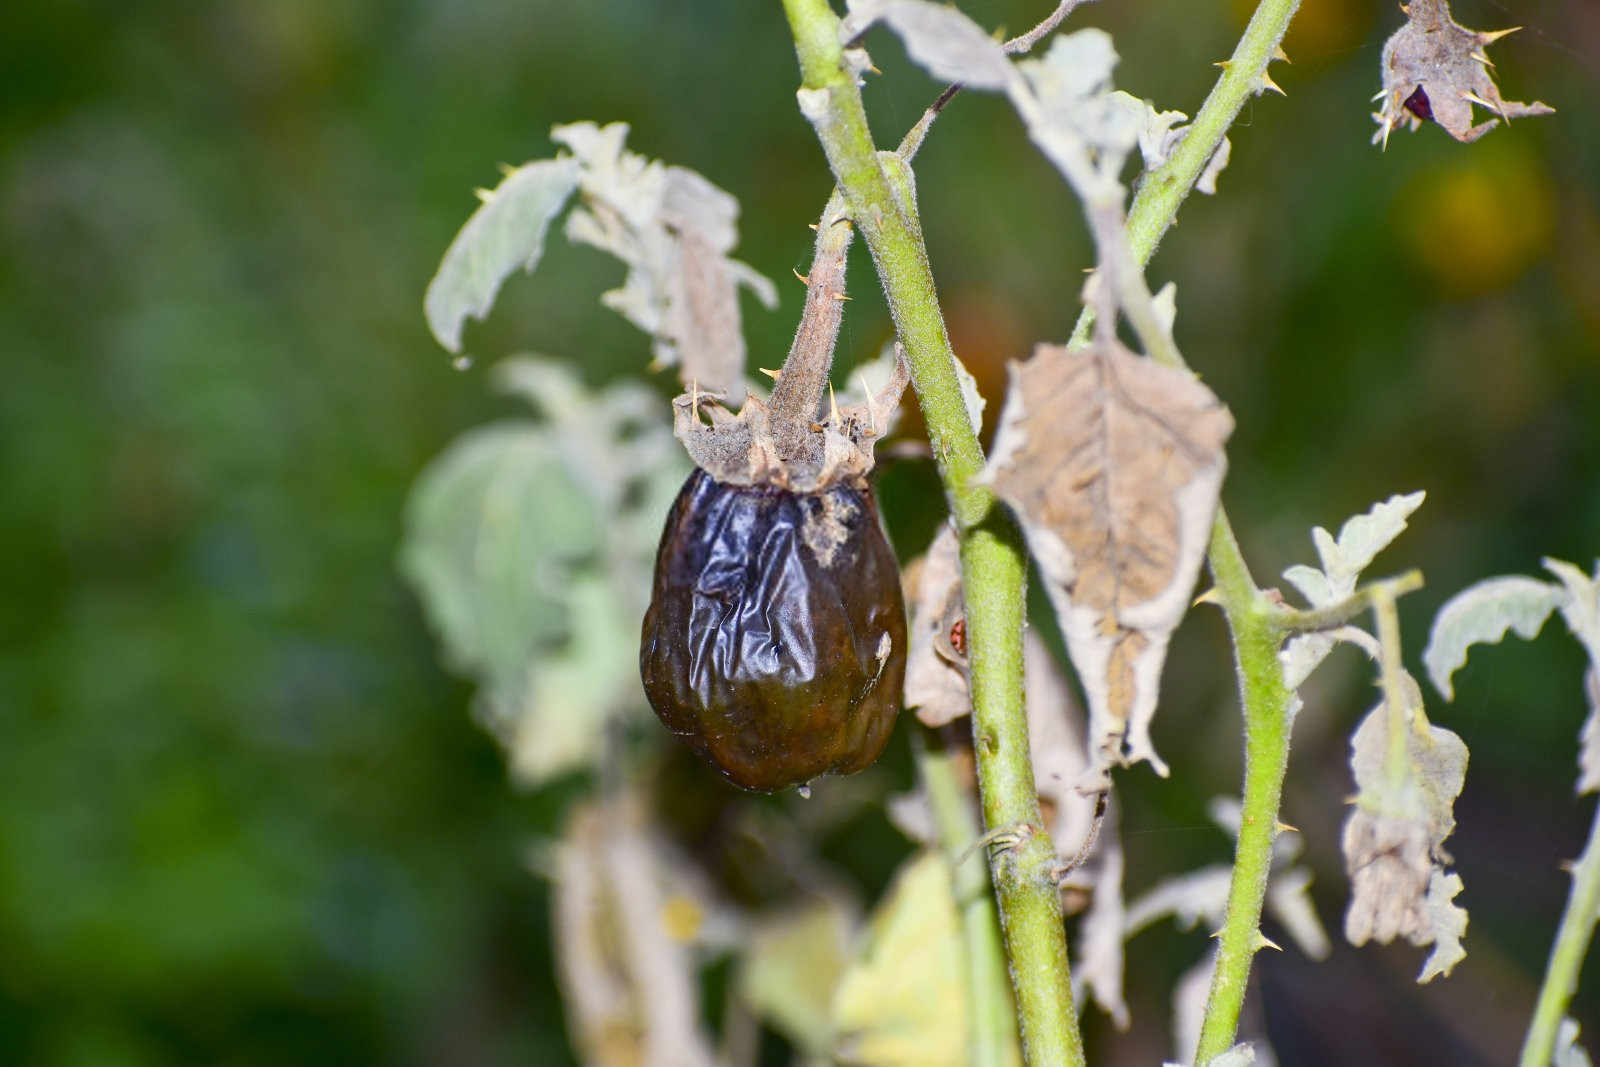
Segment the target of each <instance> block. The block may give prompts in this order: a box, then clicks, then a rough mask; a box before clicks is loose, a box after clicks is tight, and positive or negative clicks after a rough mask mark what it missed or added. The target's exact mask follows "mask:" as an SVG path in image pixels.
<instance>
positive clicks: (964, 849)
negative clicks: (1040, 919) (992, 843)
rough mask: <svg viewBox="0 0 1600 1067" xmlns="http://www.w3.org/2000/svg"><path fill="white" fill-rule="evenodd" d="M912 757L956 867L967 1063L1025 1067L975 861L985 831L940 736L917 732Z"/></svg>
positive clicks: (984, 880) (985, 888) (993, 919)
mask: <svg viewBox="0 0 1600 1067" xmlns="http://www.w3.org/2000/svg"><path fill="white" fill-rule="evenodd" d="M911 751H912V753H913V755H915V757H916V761H917V770H918V773H919V776H920V777H921V778H922V788H923V790H924V791H925V792H926V793H927V796H928V805H929V807H931V808H932V809H933V822H934V827H935V829H936V830H937V831H938V834H939V844H940V846H941V847H942V848H943V849H944V853H945V855H947V856H949V857H950V861H951V863H952V864H953V865H954V866H953V868H952V877H953V879H954V883H955V895H956V907H957V908H958V909H960V912H961V933H962V941H963V943H964V946H965V948H966V950H967V978H968V981H969V983H970V987H971V993H970V996H971V1003H972V1043H971V1047H970V1048H969V1049H968V1055H967V1062H968V1063H970V1064H971V1065H972V1067H1021V1064H1022V1047H1021V1045H1020V1044H1019V1043H1018V1034H1017V1009H1016V1004H1015V1002H1014V1001H1013V1000H1012V999H1011V984H1010V982H1009V981H1008V979H1007V978H1006V956H1005V949H1004V947H1003V946H1002V945H1001V944H1000V919H999V916H998V915H997V914H996V912H995V904H994V893H993V892H992V891H991V889H990V883H989V869H988V867H987V866H986V865H985V864H983V863H981V862H978V859H977V857H973V856H971V849H972V845H973V842H975V841H977V840H978V837H979V834H980V833H981V832H982V829H981V827H980V826H979V825H978V818H977V815H976V813H975V812H974V811H973V810H972V803H971V800H970V798H969V797H968V796H967V791H966V789H965V788H964V787H963V786H962V783H961V774H960V772H959V770H958V769H957V766H956V756H955V755H954V754H953V753H952V752H951V750H950V749H949V748H947V747H946V746H945V745H944V743H943V742H942V740H941V738H940V735H939V734H938V733H937V732H935V731H933V730H930V729H928V728H927V727H924V726H915V727H913V728H912V733H911Z"/></svg>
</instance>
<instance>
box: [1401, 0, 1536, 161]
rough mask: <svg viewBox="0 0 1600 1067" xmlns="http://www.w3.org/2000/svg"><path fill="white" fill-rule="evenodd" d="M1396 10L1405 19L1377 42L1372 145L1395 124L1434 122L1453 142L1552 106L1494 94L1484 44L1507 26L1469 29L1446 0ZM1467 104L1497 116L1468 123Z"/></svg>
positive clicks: (1418, 0)
mask: <svg viewBox="0 0 1600 1067" xmlns="http://www.w3.org/2000/svg"><path fill="white" fill-rule="evenodd" d="M1401 10H1402V11H1404V12H1406V24H1405V25H1404V26H1402V27H1400V28H1399V29H1398V30H1396V31H1395V32H1394V35H1393V36H1391V37H1390V38H1389V40H1388V41H1387V42H1386V43H1385V44H1384V46H1383V59H1382V74H1383V91H1382V92H1380V93H1379V94H1378V97H1377V99H1378V100H1379V101H1381V103H1380V105H1379V110H1378V111H1377V112H1376V113H1375V114H1374V115H1373V116H1372V117H1373V119H1374V120H1376V121H1377V123H1378V127H1379V128H1378V132H1377V133H1375V134H1373V135H1372V143H1373V144H1380V143H1381V144H1383V145H1385V146H1387V145H1388V143H1389V131H1390V130H1392V129H1394V127H1396V126H1398V125H1400V124H1401V123H1406V124H1408V125H1409V126H1410V128H1411V129H1413V130H1415V129H1417V127H1419V126H1421V125H1422V124H1423V123H1424V122H1437V123H1438V124H1439V125H1440V126H1443V127H1444V129H1445V132H1447V133H1449V134H1450V136H1451V137H1454V138H1455V139H1456V140H1458V141H1476V140H1477V139H1478V138H1479V137H1482V136H1483V135H1484V134H1486V133H1488V132H1489V131H1490V130H1492V129H1493V128H1494V127H1495V125H1496V124H1497V123H1498V122H1499V120H1500V119H1505V120H1506V121H1507V122H1510V121H1511V120H1512V119H1514V118H1523V117H1525V116H1529V115H1549V114H1553V113H1554V112H1555V108H1553V107H1550V106H1549V105H1548V104H1543V103H1540V102H1539V101H1537V100H1536V101H1534V102H1533V103H1531V104H1524V103H1522V102H1521V101H1518V100H1506V99H1503V98H1502V97H1501V96H1500V88H1499V86H1497V85H1495V83H1494V78H1493V77H1491V76H1490V71H1492V70H1493V69H1494V65H1493V64H1492V63H1490V62H1489V56H1488V54H1487V53H1486V52H1485V51H1484V49H1485V48H1486V47H1487V46H1488V45H1490V44H1493V43H1494V42H1495V41H1497V40H1499V39H1500V38H1502V37H1504V36H1505V35H1506V34H1508V33H1511V32H1512V30H1495V31H1492V32H1488V33H1480V32H1478V31H1477V30H1469V29H1467V28H1466V27H1465V26H1462V25H1460V24H1459V23H1457V22H1456V20H1455V18H1454V17H1453V16H1452V15H1451V13H1450V5H1449V3H1448V2H1447V0H1411V4H1410V6H1409V7H1402V8H1401ZM1474 104H1476V105H1478V106H1479V107H1481V108H1483V109H1484V110H1486V111H1490V112H1493V113H1494V114H1495V115H1496V116H1497V117H1496V118H1492V119H1489V120H1488V121H1487V122H1481V123H1478V124H1477V125H1473V122H1472V105H1474Z"/></svg>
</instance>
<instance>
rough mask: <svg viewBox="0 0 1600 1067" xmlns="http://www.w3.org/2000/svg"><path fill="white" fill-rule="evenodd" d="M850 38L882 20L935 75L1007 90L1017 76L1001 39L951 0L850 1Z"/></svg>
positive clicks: (972, 85)
mask: <svg viewBox="0 0 1600 1067" xmlns="http://www.w3.org/2000/svg"><path fill="white" fill-rule="evenodd" d="M849 7H850V15H849V19H848V21H847V22H846V24H845V26H844V28H843V29H844V34H845V36H846V37H847V39H852V40H853V39H854V38H856V37H858V36H860V35H861V34H862V33H864V32H865V31H866V29H867V27H868V26H870V25H871V24H872V23H874V22H877V21H880V20H881V21H883V22H884V23H886V24H887V25H888V26H889V28H890V29H892V30H894V32H895V33H896V34H898V35H899V37H900V39H901V40H902V41H903V42H904V43H905V46H906V53H907V54H908V55H909V56H910V57H911V58H912V60H913V61H914V62H916V63H917V64H918V65H919V66H921V67H922V68H923V69H924V70H926V71H927V72H928V73H929V74H930V75H932V76H933V77H935V78H937V79H939V80H940V81H947V82H960V83H962V84H963V85H965V86H968V87H970V88H973V89H990V90H994V89H1004V88H1005V87H1006V82H1007V80H1008V79H1009V78H1011V77H1013V76H1014V75H1013V74H1012V69H1011V61H1010V60H1009V59H1008V58H1006V51H1005V48H1003V47H1002V46H1001V44H1000V42H999V41H998V40H996V39H995V38H994V37H992V36H990V35H989V34H988V33H985V32H984V30H983V28H982V27H981V26H979V25H978V24H977V23H976V22H973V21H972V20H971V19H970V18H968V17H967V16H966V15H963V14H962V13H961V12H960V11H958V10H956V8H954V7H952V6H951V5H949V4H935V3H930V2H928V0H851V3H850V5H849Z"/></svg>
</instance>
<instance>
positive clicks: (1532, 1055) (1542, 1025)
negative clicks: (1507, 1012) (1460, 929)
mask: <svg viewBox="0 0 1600 1067" xmlns="http://www.w3.org/2000/svg"><path fill="white" fill-rule="evenodd" d="M1597 919H1600V807H1597V808H1595V813H1594V820H1593V822H1592V823H1591V824H1590V826H1589V843H1588V844H1587V845H1585V846H1584V849H1583V855H1582V856H1580V857H1578V862H1577V863H1575V864H1573V866H1572V893H1571V895H1570V896H1568V897H1567V907H1566V910H1565V911H1564V912H1562V914H1561V925H1560V927H1558V928H1557V930H1556V940H1555V944H1554V945H1552V946H1551V948H1550V963H1549V965H1548V966H1547V967H1546V968H1545V972H1544V984H1543V985H1541V986H1540V987H1539V1000H1538V1003H1537V1004H1536V1005H1535V1006H1534V1009H1533V1021H1532V1022H1531V1023H1529V1025H1528V1036H1527V1037H1526V1038H1525V1039H1524V1040H1523V1043H1522V1057H1521V1059H1519V1060H1518V1061H1517V1062H1518V1065H1519V1067H1545V1065H1546V1064H1548V1063H1549V1062H1550V1057H1551V1056H1552V1055H1553V1053H1554V1051H1555V1047H1556V1033H1557V1031H1558V1030H1559V1029H1560V1027H1561V1020H1562V1018H1563V1017H1564V1016H1565V1015H1566V1013H1567V1008H1568V1007H1569V1006H1570V1005H1571V1003H1572V997H1573V994H1574V993H1576V992H1577V990H1578V974H1579V972H1580V971H1581V970H1582V969H1583V959H1584V957H1585V956H1586V955H1588V952H1589V941H1590V939H1591V938H1592V937H1593V936H1594V927H1595V922H1596V920H1597Z"/></svg>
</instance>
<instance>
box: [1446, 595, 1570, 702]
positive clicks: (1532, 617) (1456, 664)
mask: <svg viewBox="0 0 1600 1067" xmlns="http://www.w3.org/2000/svg"><path fill="white" fill-rule="evenodd" d="M1566 599H1567V595H1566V593H1565V592H1564V591H1563V590H1562V589H1560V588H1559V587H1557V586H1553V585H1550V584H1549V583H1548V582H1540V581H1535V580H1534V579H1532V578H1523V577H1520V576H1515V575H1513V576H1509V577H1503V578H1489V579H1486V580H1485V581H1481V582H1478V583H1477V584H1476V585H1472V586H1468V587H1467V588H1466V589H1463V590H1462V591H1461V592H1459V593H1457V594H1456V595H1455V596H1453V597H1451V598H1450V599H1449V600H1448V601H1446V602H1445V605H1444V607H1442V608H1440V609H1439V614H1437V615H1435V616H1434V619H1433V630H1432V632H1431V633H1430V634H1429V635H1428V647H1427V649H1426V651H1424V652H1423V653H1422V663H1423V665H1424V666H1425V667H1426V668H1427V670H1428V677H1429V678H1430V679H1431V680H1432V681H1433V685H1434V688H1436V689H1438V690H1439V692H1441V693H1443V694H1444V696H1445V699H1446V700H1454V699H1455V692H1454V690H1453V689H1452V687H1451V684H1450V679H1451V677H1452V676H1453V675H1454V674H1455V672H1456V671H1457V670H1459V669H1460V668H1461V667H1462V666H1464V665H1465V664H1466V662H1467V653H1468V651H1469V650H1470V649H1471V648H1472V646H1473V645H1476V644H1489V645H1493V644H1498V643H1499V642H1500V640H1501V639H1502V638H1503V637H1505V635H1506V631H1507V630H1512V631H1515V632H1516V634H1517V636H1519V637H1522V638H1524V639H1528V638H1532V637H1534V636H1536V635H1537V634H1538V633H1539V630H1540V628H1541V627H1543V626H1544V621H1545V619H1547V618H1549V616H1550V612H1551V611H1553V610H1554V609H1556V608H1557V607H1560V606H1561V604H1562V602H1563V601H1564V600H1566Z"/></svg>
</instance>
